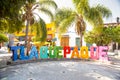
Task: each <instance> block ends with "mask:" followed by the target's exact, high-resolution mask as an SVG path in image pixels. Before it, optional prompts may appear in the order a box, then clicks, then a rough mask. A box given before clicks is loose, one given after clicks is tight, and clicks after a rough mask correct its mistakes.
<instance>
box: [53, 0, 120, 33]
mask: <svg viewBox="0 0 120 80" xmlns="http://www.w3.org/2000/svg"><path fill="white" fill-rule="evenodd" d="M54 1H55V2H56V4H57V5H58V8H63V7H67V8H72V9H74V5H73V4H72V0H54ZM89 3H90V6H95V5H97V4H101V5H103V6H105V7H107V8H108V9H110V10H111V12H112V16H111V17H109V18H108V19H106V18H104V19H103V20H104V23H112V22H116V18H117V17H120V0H89ZM89 26H90V25H89V24H87V30H92V28H90V27H89ZM71 30H73V29H71ZM71 30H70V31H71Z"/></svg>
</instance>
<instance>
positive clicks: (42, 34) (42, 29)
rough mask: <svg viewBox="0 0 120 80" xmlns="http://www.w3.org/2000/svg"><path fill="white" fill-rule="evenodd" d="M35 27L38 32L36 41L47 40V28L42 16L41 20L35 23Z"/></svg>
mask: <svg viewBox="0 0 120 80" xmlns="http://www.w3.org/2000/svg"><path fill="white" fill-rule="evenodd" d="M34 29H35V32H36V41H45V40H46V37H47V29H46V24H45V22H44V20H43V19H42V18H40V20H39V22H36V23H35V24H34Z"/></svg>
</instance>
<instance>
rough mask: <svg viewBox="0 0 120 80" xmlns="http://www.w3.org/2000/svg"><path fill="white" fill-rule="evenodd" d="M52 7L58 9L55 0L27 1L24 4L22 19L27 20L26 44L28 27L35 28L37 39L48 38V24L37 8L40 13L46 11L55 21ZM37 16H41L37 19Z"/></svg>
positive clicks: (44, 39)
mask: <svg viewBox="0 0 120 80" xmlns="http://www.w3.org/2000/svg"><path fill="white" fill-rule="evenodd" d="M51 8H54V9H56V8H57V5H56V3H55V2H54V1H53V0H39V1H38V2H27V3H26V4H25V5H24V6H23V13H24V14H23V15H22V20H23V21H24V22H25V21H27V24H26V40H25V41H26V42H25V43H26V44H27V36H28V31H29V30H28V29H29V27H31V29H32V28H34V30H33V31H34V32H35V33H36V34H35V35H36V36H35V37H36V38H35V39H34V40H36V41H46V38H47V30H46V25H45V21H44V20H43V19H42V18H41V16H40V15H39V14H38V13H36V12H35V10H38V12H40V13H44V14H46V15H47V16H49V17H50V19H51V21H53V19H54V18H53V17H54V16H53V13H52V11H51ZM36 16H37V17H38V18H39V20H38V19H36Z"/></svg>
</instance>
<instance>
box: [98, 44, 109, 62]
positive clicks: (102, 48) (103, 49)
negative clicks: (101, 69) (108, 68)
mask: <svg viewBox="0 0 120 80" xmlns="http://www.w3.org/2000/svg"><path fill="white" fill-rule="evenodd" d="M107 51H108V47H107V46H100V47H99V59H100V60H102V61H108V55H107Z"/></svg>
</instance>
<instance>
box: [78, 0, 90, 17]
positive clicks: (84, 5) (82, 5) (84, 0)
mask: <svg viewBox="0 0 120 80" xmlns="http://www.w3.org/2000/svg"><path fill="white" fill-rule="evenodd" d="M76 7H77V8H76V10H77V12H78V13H79V14H82V15H84V13H88V12H89V8H90V6H89V2H88V0H80V1H79V4H78V5H77V6H76Z"/></svg>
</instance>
